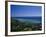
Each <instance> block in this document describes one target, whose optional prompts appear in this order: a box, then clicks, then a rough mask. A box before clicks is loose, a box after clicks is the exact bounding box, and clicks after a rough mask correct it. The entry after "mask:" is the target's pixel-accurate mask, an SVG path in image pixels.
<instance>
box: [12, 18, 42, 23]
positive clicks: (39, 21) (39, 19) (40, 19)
mask: <svg viewBox="0 0 46 37" xmlns="http://www.w3.org/2000/svg"><path fill="white" fill-rule="evenodd" d="M12 19H14V20H15V19H17V20H19V21H29V22H30V21H32V22H34V23H41V21H42V17H12Z"/></svg>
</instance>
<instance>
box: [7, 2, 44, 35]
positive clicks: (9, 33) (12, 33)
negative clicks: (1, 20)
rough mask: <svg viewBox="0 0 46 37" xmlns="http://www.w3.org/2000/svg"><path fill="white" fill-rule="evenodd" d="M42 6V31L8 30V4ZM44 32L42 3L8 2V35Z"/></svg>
mask: <svg viewBox="0 0 46 37" xmlns="http://www.w3.org/2000/svg"><path fill="white" fill-rule="evenodd" d="M12 4H13V5H28V6H42V31H24V32H10V30H11V29H10V28H11V26H10V23H11V22H10V5H12ZM34 33H44V4H34V3H33V4H32V3H18V2H8V35H18V34H34Z"/></svg>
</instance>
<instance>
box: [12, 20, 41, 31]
mask: <svg viewBox="0 0 46 37" xmlns="http://www.w3.org/2000/svg"><path fill="white" fill-rule="evenodd" d="M41 28H42V27H41V23H32V22H30V23H29V22H27V21H26V22H22V21H19V20H14V19H11V32H17V31H36V30H41Z"/></svg>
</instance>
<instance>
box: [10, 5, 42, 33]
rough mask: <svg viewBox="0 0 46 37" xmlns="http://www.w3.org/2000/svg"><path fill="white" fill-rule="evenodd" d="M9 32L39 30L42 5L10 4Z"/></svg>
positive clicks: (40, 27)
mask: <svg viewBox="0 0 46 37" xmlns="http://www.w3.org/2000/svg"><path fill="white" fill-rule="evenodd" d="M10 11H11V32H22V31H41V30H42V7H41V6H28V5H10Z"/></svg>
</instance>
